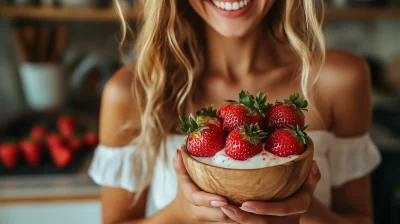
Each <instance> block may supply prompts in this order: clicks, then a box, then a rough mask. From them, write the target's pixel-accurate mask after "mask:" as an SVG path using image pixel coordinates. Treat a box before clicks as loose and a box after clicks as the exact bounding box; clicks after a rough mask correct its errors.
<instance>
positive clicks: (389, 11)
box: [0, 6, 400, 22]
mask: <svg viewBox="0 0 400 224" xmlns="http://www.w3.org/2000/svg"><path fill="white" fill-rule="evenodd" d="M139 11H140V10H129V12H127V13H126V18H127V19H128V20H135V19H137V18H138V17H139V14H140V12H139ZM0 16H3V17H8V18H16V19H37V20H55V21H103V22H107V21H108V22H118V20H119V17H118V15H117V13H116V12H115V11H114V9H112V8H103V9H96V8H87V9H73V8H39V7H34V6H23V7H16V6H0ZM393 18H400V7H391V8H389V7H384V8H368V7H364V8H359V7H357V8H343V9H333V8H328V9H327V10H326V13H325V20H326V21H340V20H373V19H393Z"/></svg>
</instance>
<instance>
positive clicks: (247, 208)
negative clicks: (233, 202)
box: [240, 206, 257, 213]
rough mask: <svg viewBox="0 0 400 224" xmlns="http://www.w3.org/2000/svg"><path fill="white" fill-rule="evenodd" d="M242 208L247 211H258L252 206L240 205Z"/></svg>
mask: <svg viewBox="0 0 400 224" xmlns="http://www.w3.org/2000/svg"><path fill="white" fill-rule="evenodd" d="M240 209H242V210H243V211H245V212H251V213H256V211H257V210H256V209H255V208H253V207H250V206H242V207H240Z"/></svg>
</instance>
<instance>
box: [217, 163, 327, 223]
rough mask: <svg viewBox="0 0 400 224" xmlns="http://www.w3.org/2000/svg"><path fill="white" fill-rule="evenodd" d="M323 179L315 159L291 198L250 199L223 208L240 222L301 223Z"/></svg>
mask: <svg viewBox="0 0 400 224" xmlns="http://www.w3.org/2000/svg"><path fill="white" fill-rule="evenodd" d="M320 179H321V173H320V172H319V169H318V166H317V163H316V162H315V161H313V164H312V166H311V170H310V172H309V173H308V176H307V179H306V181H305V182H304V184H303V186H302V187H301V188H300V189H299V190H298V191H297V192H296V193H295V194H294V195H293V196H291V197H290V198H288V199H285V200H283V201H278V202H257V201H250V202H245V203H243V204H242V207H240V208H238V207H236V206H233V205H226V206H223V207H221V210H222V211H223V212H224V213H225V214H226V215H227V216H228V217H229V218H231V219H232V220H235V221H236V222H238V223H252V224H257V223H267V224H280V223H282V224H283V223H285V224H286V223H287V224H292V223H299V222H300V217H301V215H302V214H303V213H305V212H306V211H307V210H308V208H309V207H310V203H311V201H312V198H313V194H314V190H315V187H316V186H317V183H318V181H319V180H320Z"/></svg>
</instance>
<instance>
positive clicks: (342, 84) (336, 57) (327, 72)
mask: <svg viewBox="0 0 400 224" xmlns="http://www.w3.org/2000/svg"><path fill="white" fill-rule="evenodd" d="M320 80H321V84H328V83H329V84H330V85H329V86H331V87H332V88H339V89H337V90H338V91H343V90H344V89H343V88H346V87H349V86H351V87H356V88H357V86H358V87H366V86H365V84H367V82H369V68H368V64H367V63H366V62H365V60H364V59H362V58H360V57H358V56H357V55H354V54H352V53H349V52H346V51H342V50H329V51H328V52H327V54H326V61H325V64H324V65H323V67H322V70H321V75H320ZM331 90H332V89H331Z"/></svg>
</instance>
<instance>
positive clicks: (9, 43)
mask: <svg viewBox="0 0 400 224" xmlns="http://www.w3.org/2000/svg"><path fill="white" fill-rule="evenodd" d="M110 2H112V1H109V0H40V1H39V0H0V143H6V142H10V141H11V142H12V141H14V142H20V141H21V140H23V139H24V138H26V136H29V135H31V136H33V137H36V138H41V136H43V135H45V132H46V133H50V134H51V135H50V136H48V135H46V136H47V137H45V140H44V141H43V143H42V145H45V146H46V145H51V144H56V143H54V142H57V141H66V140H65V139H61V138H60V137H59V136H60V134H61V135H63V136H69V135H72V134H71V131H74V133H76V134H74V135H75V136H72V137H71V138H72V139H73V140H68V142H65V143H66V144H67V145H68V146H69V147H70V148H73V150H66V149H63V148H57V149H56V150H50V151H48V149H46V148H48V147H42V149H41V150H42V152H41V153H42V158H41V161H40V163H39V164H37V163H38V158H37V156H36V157H35V153H33V152H35V150H38V149H36V148H35V147H37V145H35V144H32V143H31V142H29V141H25V142H24V147H23V148H24V150H23V152H19V153H21V154H22V153H24V154H27V155H25V156H27V157H29V159H28V160H29V161H22V160H19V162H18V163H17V164H13V161H12V160H13V157H16V156H21V155H16V154H15V153H14V154H13V149H12V147H11V149H10V146H8V149H6V150H4V151H5V152H4V153H2V154H4V155H2V156H3V159H2V163H3V164H1V163H0V223H1V224H15V223H31V224H36V223H41V224H43V223H58V224H63V223H74V224H79V223H100V222H101V221H100V214H101V208H100V204H99V198H100V188H99V187H97V186H96V185H94V184H93V183H92V182H91V180H90V179H89V178H88V176H87V174H86V171H87V167H88V164H89V163H90V159H91V155H92V153H93V150H94V145H95V144H96V141H97V134H96V133H97V119H98V111H99V102H100V96H101V91H102V87H103V85H104V83H105V82H106V81H107V80H108V78H110V76H111V75H112V74H113V73H114V71H115V70H116V69H117V68H118V67H120V66H121V64H122V63H124V62H129V61H132V60H133V59H132V58H134V56H132V55H129V54H127V55H125V56H124V58H123V59H121V57H120V55H119V52H118V38H119V30H120V27H119V19H118V16H117V14H116V13H115V11H114V9H113V6H112V3H110ZM121 2H123V5H124V9H125V14H126V17H127V19H128V20H129V21H130V23H131V25H132V26H134V25H135V20H136V19H137V18H138V16H139V14H140V13H139V12H140V10H139V9H137V8H136V7H135V6H134V5H132V4H130V3H131V1H130V0H129V1H128V0H127V1H121ZM326 8H327V10H326V16H325V17H326V18H325V26H324V30H325V34H326V38H327V45H328V47H329V48H340V49H346V50H349V51H351V52H353V53H355V54H357V55H359V56H362V57H364V58H365V59H366V60H367V61H368V63H369V65H370V67H371V75H372V81H373V90H374V118H373V125H372V127H371V135H372V137H373V139H374V141H375V142H376V143H377V144H378V146H379V149H380V150H381V153H382V156H383V163H382V165H381V166H380V167H379V168H378V169H377V170H376V171H375V172H374V173H373V178H372V186H373V202H374V216H375V223H385V224H395V223H396V224H398V223H400V175H399V173H400V163H399V161H400V96H399V95H400V40H399V36H400V0H331V1H327V6H326ZM43 111H45V112H43ZM33 127H34V128H33ZM32 128H33V129H32ZM6 151H7V152H6ZM29 153H31V154H29ZM6 157H7V158H6ZM5 158H6V159H5ZM5 160H7V161H5ZM7 167H9V168H7Z"/></svg>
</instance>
